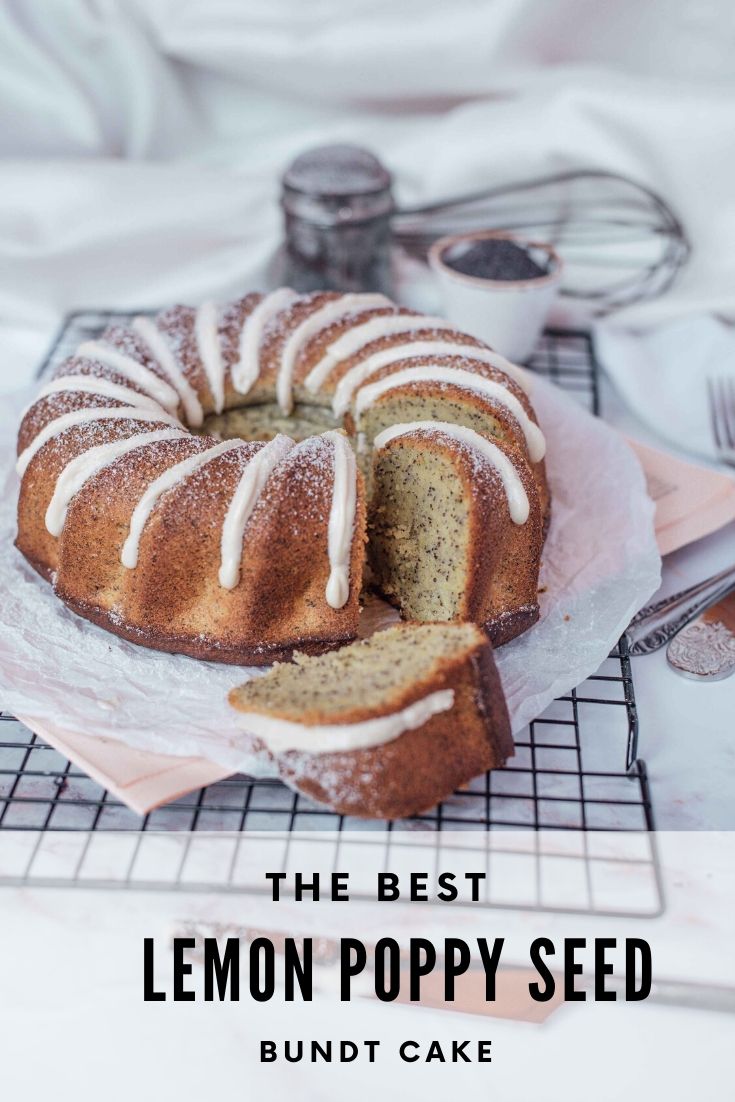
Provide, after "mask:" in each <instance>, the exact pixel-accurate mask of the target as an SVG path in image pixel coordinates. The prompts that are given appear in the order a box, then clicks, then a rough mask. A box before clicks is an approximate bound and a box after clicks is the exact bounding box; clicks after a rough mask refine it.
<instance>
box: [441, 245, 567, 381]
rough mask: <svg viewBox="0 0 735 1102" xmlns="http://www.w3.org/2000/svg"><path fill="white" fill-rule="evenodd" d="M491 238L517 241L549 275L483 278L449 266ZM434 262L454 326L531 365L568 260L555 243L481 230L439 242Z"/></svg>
mask: <svg viewBox="0 0 735 1102" xmlns="http://www.w3.org/2000/svg"><path fill="white" fill-rule="evenodd" d="M489 238H492V239H501V240H507V241H512V242H513V243H514V244H515V245H518V246H520V247H521V248H522V249H523V250H524V252H526V253H528V255H529V256H530V257H531V259H532V260H535V261H536V263H537V264H540V265H541V266H543V267H545V268H546V269H547V274H546V275H542V276H535V277H534V278H532V279H483V278H482V277H480V276H476V275H466V274H465V273H464V272H458V271H457V270H456V269H455V268H452V267H450V266H449V264H448V263H447V260H450V259H451V258H452V257H455V258H457V259H458V258H459V257H460V256H461V254H462V252H463V251H466V250H467V248H468V246H470V245H472V244H473V243H474V242H476V241H485V240H487V239H489ZM429 263H430V265H431V267H432V268H433V270H434V271H435V272H436V275H437V278H438V280H439V284H440V287H441V293H442V299H443V304H444V313H445V314H446V315H447V317H448V318H449V320H450V321H451V322H454V324H455V325H456V326H458V327H459V328H460V329H463V330H464V331H465V332H466V333H470V334H471V335H472V336H473V337H478V338H479V339H480V340H483V341H485V342H486V343H487V344H489V345H491V346H492V347H493V348H495V349H496V350H497V351H498V352H500V353H502V355H503V356H506V357H507V358H508V359H509V360H517V361H519V362H520V363H525V362H526V361H527V360H528V359H529V358H530V356H531V354H532V353H533V350H534V348H535V347H536V342H537V341H538V338H539V336H540V335H541V331H542V329H543V327H544V322H545V321H546V318H547V317H548V314H549V311H550V309H551V306H552V304H553V302H554V299H555V298H556V296H557V295H558V293H559V288H560V284H561V274H562V267H563V265H562V261H561V259H560V257H559V256H558V254H557V253H556V251H555V250H554V249H553V248H552V246H551V245H547V244H545V243H544V242H540V241H529V240H527V239H525V238H523V237H520V236H518V235H517V234H513V233H505V232H503V231H501V230H476V231H474V232H473V233H461V234H453V235H452V236H450V237H442V238H440V239H439V240H438V241H436V242H434V244H433V245H432V247H431V249H430V251H429Z"/></svg>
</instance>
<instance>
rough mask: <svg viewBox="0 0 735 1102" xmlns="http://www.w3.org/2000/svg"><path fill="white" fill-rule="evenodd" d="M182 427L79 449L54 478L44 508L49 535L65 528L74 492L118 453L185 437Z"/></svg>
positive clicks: (59, 532) (145, 433)
mask: <svg viewBox="0 0 735 1102" xmlns="http://www.w3.org/2000/svg"><path fill="white" fill-rule="evenodd" d="M186 435H187V434H186V432H185V430H184V429H157V430H156V431H154V432H144V433H137V434H136V435H135V436H128V437H127V438H126V439H125V440H113V441H112V442H111V443H109V444H99V445H98V446H97V447H95V448H89V449H88V450H87V451H86V452H82V454H81V455H78V456H77V457H76V458H75V459H72V460H71V462H69V463H67V465H66V467H64V470H63V471H62V472H61V474H60V475H59V477H58V478H57V480H56V486H55V487H54V492H53V495H52V497H51V501H50V502H49V505H48V509H47V510H46V528H47V529H48V531H49V532H50V533H51V535H52V536H60V535H61V533H62V530H63V528H64V521H65V520H66V513H67V510H68V508H69V504H70V503H71V500H72V498H73V497H74V495H75V494H77V493H79V491H80V490H81V488H82V486H83V485H84V484H85V482H87V481H88V480H89V479H90V478H91V477H92V476H93V475H95V474H97V473H98V472H99V471H101V470H102V469H103V468H104V467H108V466H109V465H110V464H111V463H114V461H115V460H116V459H119V458H120V456H123V455H127V453H128V452H131V451H134V450H135V449H136V448H144V447H146V446H147V445H148V444H157V443H159V442H160V441H162V440H180V439H186Z"/></svg>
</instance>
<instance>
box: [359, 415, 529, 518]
mask: <svg viewBox="0 0 735 1102" xmlns="http://www.w3.org/2000/svg"><path fill="white" fill-rule="evenodd" d="M413 432H416V433H422V432H440V433H443V434H444V435H445V436H450V437H451V438H452V439H453V440H457V441H458V442H459V443H460V444H464V445H465V446H466V447H469V448H472V450H473V451H476V452H478V453H479V454H480V455H481V456H482V457H483V459H485V460H486V461H487V462H488V463H489V464H490V465H491V466H493V467H494V468H495V470H496V471H497V472H498V474H499V475H500V479H501V481H502V483H503V487H504V489H505V494H506V497H507V499H508V509H509V511H510V519H511V520H512V521H513V523H514V524H525V523H526V521H527V520H528V516H529V512H530V506H529V503H528V495H527V494H526V491H525V488H524V486H523V482H522V481H521V478H520V475H519V474H518V471H517V470H516V469H515V467H514V466H513V463H512V462H511V460H510V459H509V458H508V456H507V455H505V453H504V452H502V451H501V450H500V448H499V447H498V446H497V444H493V443H492V442H491V441H490V440H488V439H487V438H486V437H485V436H481V435H480V433H479V432H475V430H474V429H469V428H465V426H464V425H454V424H452V423H450V422H448V421H409V422H407V423H406V424H403V425H391V426H390V427H389V428H387V429H383V431H382V432H379V433H378V435H377V436H376V437H375V440H374V441H373V448H374V449H375V451H380V449H381V448H384V447H385V446H386V444H389V443H390V441H391V440H395V438H396V437H397V436H406V435H408V433H413Z"/></svg>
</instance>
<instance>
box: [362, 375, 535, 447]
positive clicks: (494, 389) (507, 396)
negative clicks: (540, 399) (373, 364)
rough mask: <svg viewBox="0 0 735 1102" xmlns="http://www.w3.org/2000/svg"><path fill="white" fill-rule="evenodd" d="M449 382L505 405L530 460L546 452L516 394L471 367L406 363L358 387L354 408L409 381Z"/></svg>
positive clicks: (366, 405)
mask: <svg viewBox="0 0 735 1102" xmlns="http://www.w3.org/2000/svg"><path fill="white" fill-rule="evenodd" d="M422 382H429V383H449V384H451V385H452V386H459V387H463V388H465V389H467V390H474V391H475V392H476V393H477V394H482V395H483V396H484V397H486V398H489V399H490V400H491V401H494V402H498V403H499V404H500V405H503V406H505V408H506V409H507V410H508V412H509V413H512V414H513V416H514V417H515V419H516V421H517V422H518V424H519V426H520V429H521V431H522V433H523V435H524V437H525V441H526V446H527V448H528V454H529V457H530V459H531V462H532V463H539V462H540V461H541V460H542V459H543V458H544V455H545V454H546V440H545V439H544V434H543V433H542V432H541V429H540V428H539V427H538V425H536V424H534V422H533V421H532V420H531V418H530V417H529V416H528V414H527V413H526V411H525V409H524V408H523V406H522V405H521V403H520V402H519V401H518V399H517V398H516V396H515V394H511V392H510V391H509V390H508V388H507V387H505V386H503V384H502V383H499V382H497V381H496V380H495V379H486V378H485V376H484V375H475V374H474V373H473V372H472V371H463V370H461V369H459V368H454V367H441V366H440V365H439V364H429V365H426V366H424V367H407V368H405V369H404V370H403V371H396V372H395V374H393V375H386V377H385V378H384V379H378V381H377V382H376V383H371V384H369V385H368V386H365V387H363V388H362V389H361V390H358V392H357V397H356V399H355V412H356V413H357V414H358V415H359V414H361V413H363V412H364V411H365V410H366V409H368V407H369V406H372V405H373V404H374V403H375V402H376V401H377V400H378V399H379V398H380V397H381V396H382V395H383V394H385V393H387V392H388V391H390V390H395V389H396V388H397V387H401V386H406V385H407V384H410V383H422Z"/></svg>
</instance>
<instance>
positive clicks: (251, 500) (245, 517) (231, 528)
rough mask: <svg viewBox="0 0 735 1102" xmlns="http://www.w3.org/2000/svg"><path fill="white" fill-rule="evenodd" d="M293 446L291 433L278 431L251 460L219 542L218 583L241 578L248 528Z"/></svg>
mask: <svg viewBox="0 0 735 1102" xmlns="http://www.w3.org/2000/svg"><path fill="white" fill-rule="evenodd" d="M293 447H294V441H293V440H292V439H291V438H290V437H289V436H283V435H280V434H279V435H278V436H276V437H274V438H273V440H271V441H270V442H269V443H268V444H266V445H265V447H264V448H261V449H260V451H259V452H256V453H255V455H254V456H253V457H252V459H251V460H250V461H249V463H248V465H247V467H246V468H245V471H244V472H243V475H242V477H241V479H240V481H239V483H238V485H237V489H236V490H235V493H234V494H233V495H232V500H231V502H230V504H229V507H228V509H227V513H226V514H225V519H224V523H223V525H222V541H221V545H220V568H219V584H220V585H221V586H222V587H223V588H224V589H234V588H235V586H236V585H237V583H238V582H239V580H240V562H241V560H242V545H243V537H244V535H245V528H246V527H247V523H248V521H249V520H250V517H251V516H252V512H253V509H254V508H255V506H256V504H257V502H258V498H259V497H260V495H261V493H262V492H263V489H264V487H265V484H266V482H267V481H268V479H269V478H270V476H271V474H272V473H273V471H274V470H275V468H276V467H277V466H278V464H279V463H280V462H281V460H282V459H285V457H286V456H287V455H288V453H289V452H290V451H291V449H292V448H293Z"/></svg>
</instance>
